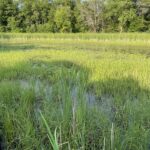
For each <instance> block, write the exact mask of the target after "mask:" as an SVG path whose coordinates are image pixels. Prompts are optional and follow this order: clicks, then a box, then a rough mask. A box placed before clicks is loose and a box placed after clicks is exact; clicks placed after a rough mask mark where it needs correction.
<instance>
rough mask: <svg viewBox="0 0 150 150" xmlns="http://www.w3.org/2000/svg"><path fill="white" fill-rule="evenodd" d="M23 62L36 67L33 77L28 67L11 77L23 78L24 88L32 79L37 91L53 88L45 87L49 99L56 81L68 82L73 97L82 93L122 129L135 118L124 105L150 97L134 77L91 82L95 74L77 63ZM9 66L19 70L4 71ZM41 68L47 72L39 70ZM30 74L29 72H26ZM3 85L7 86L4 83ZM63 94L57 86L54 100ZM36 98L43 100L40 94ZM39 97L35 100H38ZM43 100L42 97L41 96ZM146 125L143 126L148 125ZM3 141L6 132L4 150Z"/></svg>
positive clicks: (0, 145) (92, 104) (22, 86)
mask: <svg viewBox="0 0 150 150" xmlns="http://www.w3.org/2000/svg"><path fill="white" fill-rule="evenodd" d="M21 65H23V66H26V65H29V66H30V69H31V70H32V74H30V75H29V77H26V78H25V79H24V76H22V74H24V73H25V72H29V71H27V70H26V69H28V70H29V68H28V67H27V68H26V69H23V68H22V71H21V72H18V74H16V75H14V76H13V78H14V79H13V78H11V80H14V81H15V80H16V79H17V77H19V80H18V79H17V80H16V81H17V82H18V83H19V84H20V85H21V88H23V89H30V87H31V82H32V81H34V82H35V84H34V85H33V84H32V87H34V89H35V91H37V94H38V93H39V92H40V90H39V87H38V86H40V87H42V89H47V88H50V89H51V90H45V95H47V96H45V97H47V98H48V97H50V95H49V94H51V93H53V86H54V84H55V83H59V84H58V85H59V86H62V87H63V85H65V86H66V87H69V90H70V94H71V96H72V98H73V99H77V98H79V95H80V96H81V95H82V96H83V97H84V100H85V101H86V103H87V105H88V108H89V109H90V107H94V108H96V109H97V110H99V111H101V112H102V113H103V114H104V115H105V116H106V118H107V119H108V120H109V122H110V123H111V122H114V123H115V124H116V125H117V126H118V127H120V128H122V130H124V132H125V131H127V130H128V128H129V125H130V124H132V118H131V116H130V114H128V111H127V110H126V109H125V108H124V106H127V104H129V105H130V106H131V105H132V108H133V109H134V108H136V106H138V105H141V104H142V101H144V100H147V99H149V98H150V91H149V90H148V89H146V88H143V87H141V86H140V85H139V83H138V81H136V80H135V79H133V78H132V77H128V78H122V79H108V80H104V81H97V82H92V83H89V78H90V74H91V72H90V70H89V69H88V68H85V67H83V66H81V65H78V64H76V63H74V62H70V61H54V62H44V61H38V60H31V61H30V64H21ZM5 69H6V70H9V69H10V70H12V69H14V70H15V68H3V71H5ZM39 70H43V71H41V72H39ZM45 74H46V75H45ZM26 76H28V75H27V74H26ZM5 80H7V81H9V80H10V79H9V78H8V79H6V78H5ZM31 80H32V81H31ZM2 81H3V80H2ZM43 81H44V83H43ZM0 88H3V87H1V86H0ZM37 89H38V90H37ZM62 90H63V88H62ZM81 91H82V92H81ZM48 92H51V93H48ZM0 94H1V93H0ZM59 94H60V93H58V91H57V88H55V91H54V94H53V95H52V99H53V100H56V101H57V98H58V95H59ZM61 96H62V95H59V97H61ZM36 97H37V99H38V100H39V98H38V96H36ZM62 98H63V96H62ZM38 100H37V101H35V102H38ZM40 100H42V99H41V98H40ZM36 106H37V105H36ZM143 115H144V114H143ZM146 119H147V121H148V118H145V122H146ZM2 121H3V120H2ZM145 124H146V123H145ZM145 124H141V125H142V126H146V125H145ZM35 126H36V125H35ZM3 130H5V129H3V128H2V127H1V126H0V132H1V131H3ZM95 130H96V129H95ZM5 132H6V131H5ZM140 134H142V133H140ZM94 140H96V139H94ZM94 140H93V141H94ZM3 141H4V138H3V135H2V134H1V133H0V149H3V147H2V145H3ZM99 148H100V147H99Z"/></svg>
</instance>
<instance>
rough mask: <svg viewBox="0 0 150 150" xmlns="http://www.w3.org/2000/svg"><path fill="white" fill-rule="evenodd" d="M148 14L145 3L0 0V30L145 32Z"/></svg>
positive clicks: (148, 10) (114, 0)
mask: <svg viewBox="0 0 150 150" xmlns="http://www.w3.org/2000/svg"><path fill="white" fill-rule="evenodd" d="M149 14H150V6H149V3H148V1H136V0H84V1H83V0H55V1H52V0H32V1H30V0H0V31H1V32H8V31H12V32H105V31H106V32H128V31H132V32H137V31H141V32H146V31H148V28H149V27H148V26H149V21H150V15H149ZM141 18H142V19H141ZM136 20H137V21H136ZM135 24H136V25H135ZM134 27H135V28H134ZM133 28H134V29H133Z"/></svg>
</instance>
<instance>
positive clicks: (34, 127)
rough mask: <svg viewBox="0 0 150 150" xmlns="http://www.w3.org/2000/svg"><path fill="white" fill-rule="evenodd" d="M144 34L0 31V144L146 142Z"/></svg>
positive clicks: (127, 147) (149, 122) (126, 146)
mask: <svg viewBox="0 0 150 150" xmlns="http://www.w3.org/2000/svg"><path fill="white" fill-rule="evenodd" d="M149 56H150V34H146V33H143V34H138V33H134V34H131V33H126V34H125V33H123V34H14V33H13V34H10V33H1V34H0V149H16V150H20V149H40V150H41V149H42V150H46V149H55V150H57V149H60V150H66V149H67V150H69V149H70V150H72V149H75V150H76V149H83V150H84V149H85V150H100V149H102V150H109V149H111V150H115V149H116V150H149V149H150V78H149V76H150V59H149Z"/></svg>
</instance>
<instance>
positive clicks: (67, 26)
mask: <svg viewBox="0 0 150 150" xmlns="http://www.w3.org/2000/svg"><path fill="white" fill-rule="evenodd" d="M55 23H56V27H57V30H58V32H71V31H72V29H71V10H70V7H69V6H61V7H59V8H57V10H56V13H55Z"/></svg>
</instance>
